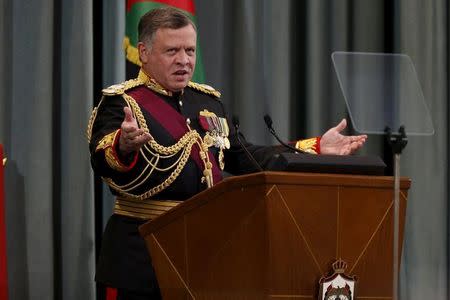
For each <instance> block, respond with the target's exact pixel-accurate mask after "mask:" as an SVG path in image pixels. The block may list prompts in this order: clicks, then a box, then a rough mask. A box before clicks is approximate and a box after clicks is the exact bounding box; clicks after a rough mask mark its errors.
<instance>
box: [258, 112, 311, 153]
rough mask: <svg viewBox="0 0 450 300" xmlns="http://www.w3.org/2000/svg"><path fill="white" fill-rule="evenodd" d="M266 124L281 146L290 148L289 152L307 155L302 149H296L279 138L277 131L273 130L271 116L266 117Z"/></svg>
mask: <svg viewBox="0 0 450 300" xmlns="http://www.w3.org/2000/svg"><path fill="white" fill-rule="evenodd" d="M264 122H265V123H266V125H267V128H268V129H269V132H270V133H271V134H272V135H273V136H274V137H275V138H276V139H277V141H278V142H279V143H280V144H281V145H283V146H285V147H286V148H288V149H289V150H292V151H294V152H302V153H307V152H305V151H303V150H300V149H297V148H295V147H292V146H291V145H289V144H286V143H285V142H283V141H282V140H281V139H280V138H279V137H278V134H277V133H276V132H275V129H273V127H272V124H273V123H272V118H271V117H270V116H269V115H267V114H266V115H264Z"/></svg>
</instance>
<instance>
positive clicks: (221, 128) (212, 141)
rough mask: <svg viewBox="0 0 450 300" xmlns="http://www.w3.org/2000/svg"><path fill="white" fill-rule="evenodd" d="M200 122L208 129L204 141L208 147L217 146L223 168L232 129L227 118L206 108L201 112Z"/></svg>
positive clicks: (221, 167) (220, 164) (222, 167)
mask: <svg viewBox="0 0 450 300" xmlns="http://www.w3.org/2000/svg"><path fill="white" fill-rule="evenodd" d="M199 123H200V126H201V127H202V128H203V129H204V130H205V131H206V134H205V137H204V138H203V142H204V143H205V144H206V145H207V146H208V147H212V146H215V147H216V148H218V149H219V166H220V169H222V170H223V169H224V168H225V163H224V154H223V150H224V149H230V140H229V139H228V135H229V133H230V129H229V127H228V123H227V120H226V119H225V118H221V117H218V116H217V115H216V114H215V113H213V112H210V111H208V110H206V109H204V110H202V111H201V112H200V113H199Z"/></svg>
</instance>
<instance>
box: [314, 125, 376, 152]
mask: <svg viewBox="0 0 450 300" xmlns="http://www.w3.org/2000/svg"><path fill="white" fill-rule="evenodd" d="M345 127H347V121H346V120H345V119H342V121H341V122H340V123H339V124H338V125H337V126H335V127H332V128H330V129H329V130H328V131H327V132H325V134H324V135H323V136H322V138H321V139H320V153H321V154H334V155H348V154H352V153H353V152H355V151H356V150H358V149H359V148H361V147H362V146H363V145H364V143H365V142H366V139H367V135H351V136H345V135H342V134H341V132H342V130H344V129H345Z"/></svg>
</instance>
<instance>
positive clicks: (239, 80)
mask: <svg viewBox="0 0 450 300" xmlns="http://www.w3.org/2000/svg"><path fill="white" fill-rule="evenodd" d="M196 3H197V15H198V20H199V33H200V38H201V39H202V44H201V45H202V47H203V49H202V50H203V53H204V64H205V67H206V78H207V81H209V82H210V83H212V84H213V85H215V86H216V87H218V88H219V89H221V90H222V91H223V92H224V95H225V96H224V98H223V99H224V100H223V101H224V102H225V104H226V105H227V106H228V107H229V110H230V111H231V112H234V113H238V114H239V115H240V116H241V119H242V120H241V123H242V124H243V127H244V132H245V133H246V135H247V137H248V139H250V140H252V141H256V142H261V143H264V142H265V143H267V142H270V141H271V140H270V138H269V137H268V136H267V133H266V131H265V129H264V125H263V123H262V121H261V116H262V115H263V114H264V113H266V112H268V113H271V114H272V117H273V119H274V120H275V124H276V126H277V127H278V130H279V131H280V134H281V135H283V136H284V137H287V138H291V139H292V138H296V137H298V136H297V135H295V134H297V133H300V134H303V136H315V135H320V134H321V133H323V132H324V130H326V129H327V128H329V127H330V126H333V125H334V124H336V123H337V122H338V121H339V120H340V119H341V118H343V117H346V109H345V103H344V100H343V97H342V94H341V92H340V90H339V87H338V85H337V80H336V75H335V73H334V70H333V68H332V63H331V58H330V56H331V53H332V52H333V51H338V50H340V51H365V52H385V49H391V50H390V51H392V52H397V53H404V54H408V55H410V56H411V58H412V60H413V62H414V64H415V66H416V69H417V72H418V74H419V80H420V82H421V84H422V88H423V92H424V96H425V99H426V101H427V104H428V106H429V107H430V111H431V115H432V118H433V120H434V126H435V131H436V134H435V135H434V136H433V137H410V139H409V144H408V146H407V148H406V150H405V151H404V153H403V155H402V158H401V166H402V168H401V175H403V176H408V177H410V178H411V179H412V188H411V191H410V196H409V201H408V210H407V221H406V228H405V241H404V251H403V260H402V269H401V278H400V284H401V299H411V298H422V299H437V300H445V299H448V298H449V280H450V278H449V260H448V255H449V242H450V239H449V233H450V232H449V225H448V224H449V206H448V175H447V170H448V152H449V149H448V118H449V110H448V106H447V103H448V101H449V94H448V91H449V89H448V84H449V77H448V76H449V75H448V71H449V49H448V44H449V35H450V32H449V30H450V28H449V25H448V17H449V13H450V11H449V5H448V3H447V1H444V0H436V1H431V2H423V1H419V0H412V1H411V0H402V1H395V2H390V1H372V0H358V1H351V0H338V1H327V0H310V1H300V2H295V1H294V2H293V1H288V0H283V1H268V0H267V1H266V0H262V1H252V0H246V1H206V0H203V1H196ZM300 9H303V10H300ZM302 17H304V20H301V21H298V20H297V19H298V18H302ZM302 39H303V40H302ZM293 41H297V42H296V43H297V44H296V45H292V43H293ZM299 54H300V55H303V56H302V57H298V55H299ZM284 59H286V60H284ZM299 66H303V67H304V68H302V69H299V68H298V67H299ZM293 68H294V70H292V69H293ZM301 81H302V82H301ZM303 81H304V82H303ZM298 88H302V89H303V90H299V89H298ZM302 98H305V99H302ZM298 103H300V105H299V104H298ZM292 107H296V108H297V110H296V111H295V113H294V114H290V113H289V112H287V111H286V109H289V108H292ZM290 116H291V118H289V117H290ZM292 116H293V117H292ZM295 116H302V117H303V118H305V119H306V121H305V126H304V128H305V130H304V131H300V132H298V131H295V130H293V127H295V122H296V121H297V122H301V120H296V118H295ZM289 126H291V127H290V128H289ZM293 134H294V135H293ZM361 153H362V154H371V155H380V156H382V155H383V141H382V138H380V137H377V136H370V137H369V141H368V143H367V145H366V147H365V148H364V150H363V151H361Z"/></svg>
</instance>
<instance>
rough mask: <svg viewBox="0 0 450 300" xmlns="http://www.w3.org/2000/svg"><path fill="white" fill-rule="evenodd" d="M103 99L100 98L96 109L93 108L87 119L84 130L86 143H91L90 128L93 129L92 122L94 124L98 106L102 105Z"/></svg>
mask: <svg viewBox="0 0 450 300" xmlns="http://www.w3.org/2000/svg"><path fill="white" fill-rule="evenodd" d="M103 99H105V97H104V96H103V97H102V99H100V102H99V103H98V105H97V106H96V107H94V109H93V110H92V113H91V116H90V118H89V121H88V126H87V129H86V137H87V140H88V143H90V142H91V138H92V128H93V127H94V122H95V119H96V118H97V112H98V108H99V107H100V104H102V102H103Z"/></svg>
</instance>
